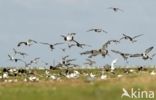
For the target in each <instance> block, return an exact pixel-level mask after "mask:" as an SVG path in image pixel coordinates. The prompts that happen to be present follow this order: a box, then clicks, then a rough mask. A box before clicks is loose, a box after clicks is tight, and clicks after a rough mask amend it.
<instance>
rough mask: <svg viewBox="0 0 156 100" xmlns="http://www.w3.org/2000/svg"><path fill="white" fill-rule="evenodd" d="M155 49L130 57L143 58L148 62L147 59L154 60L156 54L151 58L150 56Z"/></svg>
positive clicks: (151, 48) (150, 48) (148, 49)
mask: <svg viewBox="0 0 156 100" xmlns="http://www.w3.org/2000/svg"><path fill="white" fill-rule="evenodd" d="M153 48H154V47H153V46H151V47H149V48H147V49H146V50H145V51H144V52H143V53H137V54H132V55H131V56H130V57H142V59H144V60H147V59H151V60H152V58H153V57H154V56H155V55H156V53H155V54H153V55H151V56H150V55H149V53H150V52H151V51H152V50H153Z"/></svg>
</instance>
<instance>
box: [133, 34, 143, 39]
mask: <svg viewBox="0 0 156 100" xmlns="http://www.w3.org/2000/svg"><path fill="white" fill-rule="evenodd" d="M142 35H144V34H140V35H137V36H134V37H133V39H135V38H137V37H140V36H142Z"/></svg>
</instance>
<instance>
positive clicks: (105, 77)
mask: <svg viewBox="0 0 156 100" xmlns="http://www.w3.org/2000/svg"><path fill="white" fill-rule="evenodd" d="M100 79H101V80H106V79H107V75H105V74H104V71H102V75H101V77H100Z"/></svg>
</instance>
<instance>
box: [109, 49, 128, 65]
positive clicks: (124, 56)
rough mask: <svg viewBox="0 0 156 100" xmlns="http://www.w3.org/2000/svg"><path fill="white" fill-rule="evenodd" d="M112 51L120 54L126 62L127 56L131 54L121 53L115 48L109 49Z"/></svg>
mask: <svg viewBox="0 0 156 100" xmlns="http://www.w3.org/2000/svg"><path fill="white" fill-rule="evenodd" d="M111 51H112V52H114V53H116V54H119V55H121V56H122V58H123V59H124V60H125V61H126V62H127V63H128V61H127V59H128V57H129V56H130V55H131V54H129V53H122V52H120V51H117V50H111Z"/></svg>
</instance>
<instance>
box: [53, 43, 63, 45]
mask: <svg viewBox="0 0 156 100" xmlns="http://www.w3.org/2000/svg"><path fill="white" fill-rule="evenodd" d="M60 44H64V43H55V44H54V45H60Z"/></svg>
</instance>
